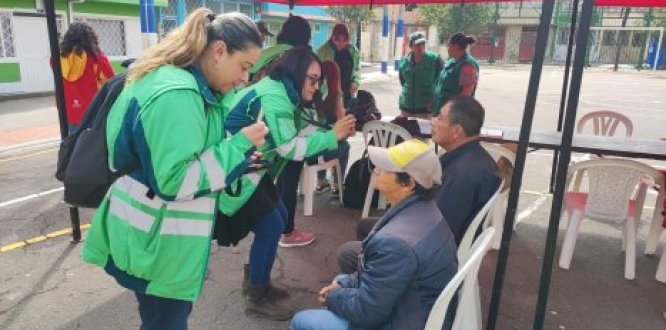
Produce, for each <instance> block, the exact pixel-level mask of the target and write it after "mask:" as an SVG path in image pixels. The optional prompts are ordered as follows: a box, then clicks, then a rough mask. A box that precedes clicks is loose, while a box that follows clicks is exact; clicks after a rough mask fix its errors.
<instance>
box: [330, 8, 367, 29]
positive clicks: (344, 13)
mask: <svg viewBox="0 0 666 330" xmlns="http://www.w3.org/2000/svg"><path fill="white" fill-rule="evenodd" d="M326 12H328V14H329V15H331V16H333V17H335V19H337V20H338V21H340V22H342V23H345V24H347V25H350V26H351V25H357V24H361V23H369V22H370V21H372V20H373V19H374V18H375V13H374V12H373V11H372V10H371V9H370V7H369V6H329V7H327V8H326Z"/></svg>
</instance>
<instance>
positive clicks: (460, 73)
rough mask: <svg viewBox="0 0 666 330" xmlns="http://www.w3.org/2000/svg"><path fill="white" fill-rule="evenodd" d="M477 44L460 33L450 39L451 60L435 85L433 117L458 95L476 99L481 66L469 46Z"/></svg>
mask: <svg viewBox="0 0 666 330" xmlns="http://www.w3.org/2000/svg"><path fill="white" fill-rule="evenodd" d="M475 42H476V39H474V37H472V36H466V35H464V34H462V33H460V32H458V33H456V34H454V35H453V36H451V38H450V39H449V43H448V47H447V51H448V53H449V59H448V60H447V61H446V63H445V64H444V69H443V70H442V73H441V74H440V76H439V79H438V81H437V84H436V85H435V101H434V104H433V109H432V111H433V117H434V116H437V115H439V112H440V110H441V109H442V107H443V106H444V104H446V102H447V101H448V100H449V99H450V98H452V97H454V96H456V95H465V96H471V97H474V93H475V92H476V86H477V83H478V82H479V64H478V63H477V62H476V60H475V59H474V58H473V57H472V55H470V54H469V53H468V52H467V46H469V45H471V44H473V43H475Z"/></svg>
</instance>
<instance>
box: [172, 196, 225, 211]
mask: <svg viewBox="0 0 666 330" xmlns="http://www.w3.org/2000/svg"><path fill="white" fill-rule="evenodd" d="M167 210H168V211H187V212H199V213H206V214H213V213H214V212H215V198H212V197H208V196H204V197H199V198H195V199H193V200H191V201H175V202H168V203H167Z"/></svg>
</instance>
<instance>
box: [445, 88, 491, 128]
mask: <svg viewBox="0 0 666 330" xmlns="http://www.w3.org/2000/svg"><path fill="white" fill-rule="evenodd" d="M447 103H448V104H450V105H451V107H450V110H449V121H450V124H451V125H460V126H461V127H462V128H463V131H465V135H467V136H476V135H479V134H480V133H481V127H482V126H483V121H484V119H485V116H486V111H485V110H484V109H483V106H482V105H481V103H479V101H477V100H475V99H474V98H472V97H469V96H460V95H459V96H454V97H452V98H451V99H449V101H448V102H447Z"/></svg>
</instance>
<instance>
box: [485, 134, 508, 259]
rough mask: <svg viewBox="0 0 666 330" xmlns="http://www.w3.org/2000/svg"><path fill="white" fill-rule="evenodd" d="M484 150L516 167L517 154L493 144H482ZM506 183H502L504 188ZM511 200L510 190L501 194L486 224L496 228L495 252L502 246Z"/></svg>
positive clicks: (496, 159) (493, 247)
mask: <svg viewBox="0 0 666 330" xmlns="http://www.w3.org/2000/svg"><path fill="white" fill-rule="evenodd" d="M481 145H482V146H483V148H484V149H486V151H488V153H489V154H490V155H491V156H492V157H493V159H494V160H495V161H498V160H499V159H500V158H501V157H504V158H506V159H507V160H508V161H509V163H511V166H512V167H514V166H515V163H516V154H515V153H514V152H513V151H511V150H509V149H507V148H504V147H502V146H500V145H497V144H492V143H481ZM504 183H505V182H502V186H503V185H504ZM508 199H509V189H506V190H505V191H502V192H500V194H499V197H497V202H495V204H493V207H492V209H490V214H489V217H490V219H489V220H488V221H487V222H486V223H487V224H492V225H493V227H495V237H494V238H493V246H492V249H493V250H499V248H500V244H501V243H502V231H503V229H504V217H505V215H506V204H507V201H508ZM513 227H514V228H515V227H516V223H514V224H513Z"/></svg>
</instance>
